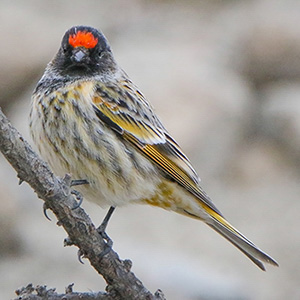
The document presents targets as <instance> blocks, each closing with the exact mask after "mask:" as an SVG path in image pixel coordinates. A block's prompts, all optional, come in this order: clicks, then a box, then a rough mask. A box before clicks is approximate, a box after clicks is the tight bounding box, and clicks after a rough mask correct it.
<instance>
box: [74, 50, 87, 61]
mask: <svg viewBox="0 0 300 300" xmlns="http://www.w3.org/2000/svg"><path fill="white" fill-rule="evenodd" d="M87 57H88V53H87V49H86V48H84V47H76V48H75V49H74V50H73V53H72V60H73V61H74V62H75V63H83V62H85V61H86V60H87Z"/></svg>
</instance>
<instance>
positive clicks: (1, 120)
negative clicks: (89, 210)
mask: <svg viewBox="0 0 300 300" xmlns="http://www.w3.org/2000/svg"><path fill="white" fill-rule="evenodd" d="M0 151H1V152H2V153H3V155H4V156H5V157H6V159H7V160H8V161H9V162H10V164H11V165H12V166H13V168H14V169H15V170H16V171H17V173H18V177H19V178H20V180H21V181H26V182H28V183H29V185H30V186H31V187H32V188H33V189H34V191H35V192H36V193H37V195H38V197H39V198H41V199H42V200H44V201H45V206H46V207H47V208H49V209H51V210H52V211H53V213H54V214H55V215H56V217H57V219H58V224H59V225H61V226H63V227H64V229H65V230H66V232H67V233H68V236H69V239H68V240H69V244H70V241H71V243H72V244H74V245H76V246H77V247H78V248H79V249H80V253H81V254H82V255H84V257H85V258H87V259H88V260H89V261H90V263H91V265H92V266H93V267H94V268H95V270H96V271H97V272H98V273H99V274H101V275H102V276H103V277H104V279H105V281H106V282H107V284H108V287H107V291H108V294H109V293H112V292H113V293H114V294H115V295H118V296H119V298H114V299H147V300H152V299H165V298H164V296H163V294H162V293H161V292H157V293H155V295H153V294H151V293H150V292H149V291H148V290H147V289H146V288H145V287H144V285H143V283H142V282H141V281H140V280H139V279H138V278H137V277H136V276H135V275H134V274H133V273H132V272H131V271H130V268H131V262H130V261H128V260H125V261H122V260H120V259H119V256H118V254H117V253H116V252H114V251H113V250H111V251H109V252H108V253H107V254H106V255H104V256H101V253H103V250H104V249H105V246H106V243H105V241H104V240H103V238H102V237H101V236H100V235H99V234H98V232H97V230H96V228H95V226H94V224H93V223H92V222H91V220H90V218H89V216H88V215H87V214H86V213H85V211H84V210H83V209H82V208H81V207H78V208H76V209H72V207H76V204H77V203H76V200H75V199H74V197H73V196H72V195H71V193H70V182H71V178H70V176H68V175H66V176H65V178H63V179H61V178H58V177H56V176H55V175H54V174H53V173H52V172H51V171H50V169H49V167H48V166H47V164H46V163H45V162H43V161H42V160H41V159H40V158H39V157H38V156H37V154H36V153H35V152H34V151H33V150H32V148H31V146H30V145H29V144H28V143H27V142H26V141H25V140H24V138H23V137H22V136H21V135H20V133H19V132H18V131H17V130H16V129H15V128H14V127H13V126H12V125H11V124H10V122H9V121H8V119H7V118H6V117H5V115H4V114H3V113H2V111H1V109H0ZM22 299H26V298H22ZM27 299H30V298H27ZM36 299H38V298H36ZM46 299H47V298H46ZM66 299H68V298H66Z"/></svg>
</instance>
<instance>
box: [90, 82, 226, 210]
mask: <svg viewBox="0 0 300 300" xmlns="http://www.w3.org/2000/svg"><path fill="white" fill-rule="evenodd" d="M93 106H94V110H95V113H96V115H97V116H98V117H99V119H100V120H101V121H102V122H104V123H105V124H106V125H107V126H108V127H110V128H111V129H113V130H114V131H115V132H117V133H118V134H119V135H121V136H122V138H124V139H126V140H127V141H129V142H130V143H131V144H133V145H134V146H135V147H136V148H137V149H138V150H139V151H140V152H141V153H142V154H144V155H145V156H146V157H147V158H149V159H150V160H151V161H152V162H154V163H155V164H156V165H157V166H158V167H159V168H160V169H161V170H162V171H163V173H164V174H165V175H166V176H168V177H169V178H172V179H173V180H174V181H176V182H177V183H178V184H180V185H181V186H183V187H184V188H185V189H186V190H188V191H189V192H191V193H192V194H194V195H195V196H196V197H197V198H198V199H199V200H200V201H202V202H203V203H205V204H206V205H207V206H208V207H210V208H211V209H212V210H213V211H215V212H216V213H218V214H219V215H221V213H220V211H219V210H218V209H217V208H216V207H215V205H214V204H213V203H212V201H211V200H210V199H209V197H208V196H207V195H206V194H205V192H204V191H203V190H202V189H201V187H200V185H199V181H200V179H199V177H198V175H197V173H196V171H195V170H194V169H193V167H192V166H191V164H190V162H189V160H188V158H187V157H186V156H185V155H184V153H183V152H182V150H181V149H180V147H179V145H178V144H177V143H176V142H175V140H174V139H173V138H172V137H171V136H170V135H169V134H168V133H167V131H166V130H165V129H164V127H163V125H162V124H161V122H160V121H159V119H158V118H157V116H156V115H155V113H154V112H153V109H152V107H151V106H150V104H149V103H148V102H147V101H146V100H145V98H144V97H143V95H142V94H141V93H140V92H139V91H138V90H137V89H135V88H133V85H132V83H131V82H130V84H128V81H127V82H123V83H122V84H119V85H118V86H114V85H111V86H109V85H107V84H106V85H104V84H100V83H99V84H98V86H97V88H96V91H95V95H94V97H93Z"/></svg>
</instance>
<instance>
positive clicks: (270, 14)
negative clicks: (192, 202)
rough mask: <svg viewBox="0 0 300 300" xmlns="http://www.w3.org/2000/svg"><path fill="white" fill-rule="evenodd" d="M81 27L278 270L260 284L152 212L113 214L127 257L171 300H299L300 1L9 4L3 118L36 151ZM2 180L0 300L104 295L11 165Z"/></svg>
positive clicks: (0, 101) (5, 9) (2, 164)
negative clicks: (42, 94) (28, 291)
mask: <svg viewBox="0 0 300 300" xmlns="http://www.w3.org/2000/svg"><path fill="white" fill-rule="evenodd" d="M73 25H90V26H94V27H97V28H99V29H101V30H102V31H103V32H104V33H105V35H106V36H107V38H108V39H109V41H110V43H111V45H112V48H113V50H114V53H115V56H116V58H117V60H118V62H119V63H120V64H121V65H122V66H123V68H124V69H125V70H126V71H127V73H128V74H129V75H130V76H131V78H132V79H133V80H134V81H135V82H136V84H138V86H139V87H140V89H141V90H142V91H143V92H144V94H145V95H146V96H147V98H148V99H149V100H150V101H151V102H152V103H153V105H154V106H155V107H156V111H157V113H158V115H159V116H160V117H161V119H162V120H163V122H164V124H165V126H166V127H167V128H168V129H169V131H170V132H171V134H173V136H174V137H175V138H176V139H177V141H178V142H179V143H180V144H181V146H182V148H183V149H184V150H185V152H186V153H187V155H188V156H189V157H190V159H191V161H192V162H193V164H194V166H195V168H196V170H197V171H198V172H199V175H200V177H201V178H202V186H203V187H204V189H205V190H206V191H207V192H208V193H209V194H210V195H211V197H212V198H213V199H214V202H215V203H216V205H217V206H218V207H219V209H220V210H221V211H223V213H224V215H225V216H226V217H227V218H228V219H229V220H230V221H231V222H232V223H233V224H234V225H235V226H236V227H237V228H238V229H239V230H241V231H242V232H243V233H244V234H245V235H246V236H247V237H249V238H250V239H251V240H253V242H255V243H256V244H257V245H259V246H260V247H261V248H262V249H264V250H265V251H266V252H268V253H269V254H270V255H272V256H273V257H274V258H275V259H276V260H278V262H279V264H280V268H272V267H270V268H268V271H267V272H266V273H264V272H261V271H260V270H259V269H258V268H256V267H255V266H254V265H253V264H252V263H251V262H250V261H249V260H248V259H246V258H245V257H244V256H243V255H242V254H241V253H239V251H237V250H236V249H235V248H234V247H232V246H231V245H230V244H229V243H228V242H227V241H225V240H224V239H222V238H221V237H219V236H218V235H217V234H216V233H215V232H213V231H211V230H210V229H209V228H207V227H206V226H204V225H203V224H202V223H201V222H197V221H195V220H190V219H188V218H185V217H182V216H179V215H176V214H174V213H169V212H166V211H163V210H160V209H157V208H152V207H147V206H129V207H125V208H121V209H118V210H117V212H116V213H115V215H114V216H113V218H112V220H111V222H110V224H109V227H108V233H109V235H110V236H111V237H112V238H113V240H114V248H115V250H116V251H117V252H119V254H120V256H121V258H130V259H132V261H133V271H134V272H135V273H136V275H137V276H138V277H139V278H140V279H142V281H143V283H144V284H145V285H146V286H147V287H148V288H149V289H151V290H152V291H155V290H156V289H157V288H160V289H162V290H163V291H164V293H165V295H166V296H167V298H168V299H173V300H181V299H187V300H203V299H205V300H209V299H230V300H233V299H241V300H244V299H245V300H246V299H247V300H252V299H299V298H300V219H299V212H300V2H299V1H297V0H294V1H293V0H282V1H277V0H257V1H250V0H240V1H234V0H227V1H226V0H223V1H217V0H207V1H196V0H194V1H192V0H185V1H183V0H182V1H167V0H166V1H163V0H160V1H159V0H157V1H154V0H153V1H150V0H148V1H146V0H143V1H142V0H130V1H129V0H128V1H124V0H115V1H105V0H97V1H96V0H94V1H92V0H88V1H83V0H81V1H75V0H69V1H38V0H36V1H33V0H31V1H30V0H28V1H20V0H19V1H18V0H16V1H5V0H2V1H1V2H0V36H1V46H0V106H1V107H2V109H3V110H4V111H5V113H6V114H7V115H8V116H9V118H10V119H11V121H12V122H13V124H14V125H15V126H16V127H17V128H18V129H19V130H20V131H21V132H22V134H23V135H24V136H25V137H26V138H28V139H29V135H28V127H27V118H28V113H29V107H30V96H31V93H32V90H33V89H34V86H35V84H36V82H37V81H38V79H39V77H40V76H41V75H42V73H43V70H44V68H45V65H46V63H47V62H48V61H50V60H51V58H52V57H53V55H54V54H55V53H56V51H57V49H58V47H59V45H60V40H61V37H62V36H63V34H64V32H65V31H66V30H67V29H68V28H69V27H71V26H73ZM0 179H1V180H0V199H1V205H0V278H1V280H0V298H1V299H11V298H14V290H15V289H17V288H19V287H21V286H24V285H27V283H30V282H32V283H33V284H35V285H37V284H40V285H42V284H47V285H48V286H49V287H57V289H58V291H59V292H63V290H64V287H65V286H67V285H68V284H69V283H72V282H74V283H75V290H79V291H88V290H100V289H103V288H104V286H105V284H104V282H103V280H102V279H101V278H100V277H99V276H98V275H97V274H96V272H94V271H93V269H92V268H91V267H90V265H89V264H88V262H86V263H85V264H84V265H82V264H80V263H79V262H78V260H77V249H76V248H75V247H69V248H65V249H64V248H63V238H64V237H65V232H64V231H63V230H62V229H61V228H59V227H57V226H56V225H55V218H54V216H51V217H52V219H53V222H48V221H47V220H46V219H45V217H44V216H43V213H42V202H41V201H39V200H38V199H37V197H36V195H35V194H34V193H33V192H32V191H31V190H30V188H29V187H28V186H27V185H26V184H23V185H21V186H18V180H17V178H16V174H15V172H14V171H13V170H12V168H11V167H10V166H9V165H8V163H7V162H6V161H5V159H4V158H3V157H2V156H1V155H0ZM83 207H84V208H85V209H86V211H87V212H88V213H90V215H91V217H92V219H93V220H94V222H95V223H96V224H99V223H100V222H101V220H102V218H103V216H104V214H105V212H104V211H103V210H102V209H101V208H99V207H96V206H92V205H91V204H89V203H87V202H84V203H83ZM49 214H50V215H51V213H49Z"/></svg>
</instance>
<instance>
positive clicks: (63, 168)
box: [29, 26, 278, 270]
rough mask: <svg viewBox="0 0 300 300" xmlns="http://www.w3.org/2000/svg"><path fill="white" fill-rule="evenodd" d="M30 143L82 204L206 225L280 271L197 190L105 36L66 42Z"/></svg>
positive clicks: (83, 31)
mask: <svg viewBox="0 0 300 300" xmlns="http://www.w3.org/2000/svg"><path fill="white" fill-rule="evenodd" d="M29 127H30V133H31V137H32V139H33V141H34V143H35V145H36V147H37V149H38V151H39V153H40V155H41V156H42V158H43V159H45V160H46V161H47V162H48V164H49V165H50V167H51V169H52V171H53V172H54V173H55V174H56V175H58V176H63V175H64V174H66V173H70V174H72V176H73V177H74V178H78V179H79V181H78V182H79V183H87V184H82V185H80V186H78V190H79V192H80V193H81V194H82V195H83V197H84V198H85V199H87V200H89V201H92V202H94V203H96V204H98V205H100V206H101V207H103V208H105V207H110V209H109V212H108V214H107V216H106V219H105V221H106V222H105V226H104V227H106V224H107V221H108V220H109V218H110V216H111V214H112V212H113V211H114V209H115V207H120V206H124V205H127V204H135V203H138V204H149V205H152V206H156V207H160V208H163V209H166V210H169V211H173V212H176V213H179V214H181V215H184V216H187V217H191V218H194V219H197V220H201V221H203V222H204V223H206V224H207V225H208V226H210V227H211V228H212V229H214V230H215V231H216V232H218V233H219V234H220V235H221V236H223V237H224V238H225V239H227V240H228V241H229V242H231V243H232V244H233V245H234V246H235V247H236V248H238V249H239V250H240V251H241V252H242V253H244V254H245V255H246V256H247V257H248V258H249V259H250V260H251V261H252V262H254V264H256V265H257V266H258V267H259V268H260V269H262V270H265V266H264V263H268V264H271V265H274V266H278V263H277V262H276V261H275V260H274V259H273V258H272V257H271V256H269V255H268V254H266V253H265V252H263V251H262V250H260V249H259V248H258V247H257V246H256V245H255V244H254V243H252V242H251V241H250V240H249V239H248V238H246V237H245V236H244V235H243V234H242V233H240V232H239V231H238V230H237V229H235V228H234V227H233V226H232V225H231V224H230V223H229V222H228V221H227V220H226V219H225V217H224V216H223V214H222V213H221V212H220V210H219V209H218V208H217V207H216V206H215V204H214V203H213V202H212V200H211V199H210V198H209V196H208V195H207V194H206V193H205V192H204V190H203V189H202V188H201V186H200V179H199V176H198V174H197V173H196V171H195V169H194V168H193V166H192V165H191V162H190V161H189V159H188V158H187V156H186V155H185V154H184V152H183V151H182V149H181V147H180V146H179V145H178V143H177V142H176V141H175V139H174V138H173V137H172V136H171V135H170V134H169V132H168V131H167V130H166V128H165V127H164V125H163V124H162V122H161V121H160V119H159V118H158V116H157V115H156V113H155V111H154V108H153V106H152V105H151V104H150V102H148V101H147V100H146V98H145V96H144V95H143V93H142V92H141V91H140V90H139V88H138V87H137V86H136V85H135V84H134V83H133V81H132V80H131V79H130V78H129V76H128V75H127V74H126V72H125V71H124V70H123V69H122V68H121V67H120V66H119V65H118V64H117V62H116V60H115V58H114V55H113V52H112V50H111V47H110V44H109V42H108V40H107V39H106V37H105V36H104V34H103V33H102V32H100V31H99V30H97V29H95V28H93V27H89V26H74V27H72V28H70V29H69V30H67V31H66V33H65V34H64V36H63V38H62V41H61V46H60V48H59V50H58V52H57V54H56V55H55V57H54V58H53V59H52V60H51V61H50V62H49V63H48V65H47V67H46V69H45V72H44V74H43V75H42V77H41V79H40V80H39V82H38V84H37V86H36V88H35V90H34V92H33V95H32V101H31V109H30V114H29Z"/></svg>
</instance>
